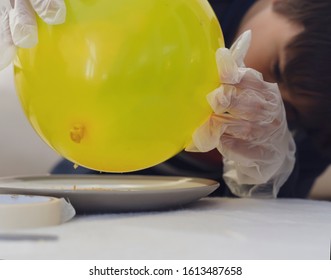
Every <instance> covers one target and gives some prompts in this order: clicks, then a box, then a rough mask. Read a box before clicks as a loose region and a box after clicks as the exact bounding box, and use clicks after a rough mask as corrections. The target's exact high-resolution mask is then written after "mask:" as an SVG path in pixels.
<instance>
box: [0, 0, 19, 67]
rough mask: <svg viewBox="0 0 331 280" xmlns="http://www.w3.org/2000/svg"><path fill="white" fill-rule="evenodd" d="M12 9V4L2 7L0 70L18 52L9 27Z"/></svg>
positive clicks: (0, 17)
mask: <svg viewBox="0 0 331 280" xmlns="http://www.w3.org/2000/svg"><path fill="white" fill-rule="evenodd" d="M8 4H9V2H8ZM10 9H11V7H10V5H3V6H1V7H0V70H2V69H4V68H6V67H7V66H8V65H9V64H10V63H11V62H12V60H13V59H14V56H15V52H16V47H15V46H14V43H13V40H12V37H11V32H10V27H9V10H10Z"/></svg>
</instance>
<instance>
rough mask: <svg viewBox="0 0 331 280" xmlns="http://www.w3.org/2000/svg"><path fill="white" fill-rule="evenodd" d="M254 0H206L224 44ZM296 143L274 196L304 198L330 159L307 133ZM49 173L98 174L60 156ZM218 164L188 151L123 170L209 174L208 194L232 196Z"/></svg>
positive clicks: (156, 173) (201, 175)
mask: <svg viewBox="0 0 331 280" xmlns="http://www.w3.org/2000/svg"><path fill="white" fill-rule="evenodd" d="M254 2H255V0H209V3H210V4H211V6H212V7H213V9H214V11H215V14H216V15H217V17H218V19H219V21H220V24H221V27H222V31H223V35H224V39H225V45H226V46H227V47H229V46H230V45H231V44H232V40H233V37H234V36H235V33H236V30H237V28H238V24H239V22H240V20H241V18H242V17H243V16H244V15H245V13H246V12H247V10H248V9H249V8H250V7H251V5H252V4H253V3H254ZM295 141H296V145H297V152H296V164H295V168H294V170H293V172H292V174H291V176H290V177H289V179H288V180H287V182H286V183H285V184H284V185H283V186H282V187H281V189H280V192H279V195H278V197H291V198H305V197H307V195H308V194H309V191H310V189H311V187H312V185H313V183H314V181H315V179H316V178H317V177H318V176H319V175H320V174H321V173H322V172H323V171H324V170H325V169H326V168H327V166H328V165H329V163H330V160H329V159H327V158H323V157H322V156H321V155H319V154H318V153H317V152H316V150H315V149H314V148H313V145H312V143H311V142H310V140H309V139H308V138H307V137H302V135H301V136H300V137H296V139H295ZM52 173H53V174H68V173H70V174H98V173H100V172H97V171H93V170H89V169H86V168H83V167H78V168H77V169H74V167H73V163H71V162H69V161H66V160H63V161H61V162H60V163H59V164H58V165H57V166H56V167H55V168H54V169H53V171H52ZM222 173H223V172H222V166H220V165H217V166H216V165H211V164H209V163H206V162H202V161H201V160H197V159H196V158H195V157H194V155H192V153H186V152H182V153H180V154H178V155H177V156H175V157H173V158H171V159H169V160H167V161H166V162H164V163H162V164H159V165H157V166H154V167H151V168H147V169H145V170H141V171H137V172H130V173H125V174H142V175H169V176H189V177H203V178H210V179H214V180H217V181H219V182H220V184H221V187H220V188H219V189H217V190H216V191H215V192H214V193H213V194H212V195H214V196H215V195H222V196H233V195H232V194H231V192H230V191H229V189H228V187H227V186H226V184H225V183H224V181H223V179H222Z"/></svg>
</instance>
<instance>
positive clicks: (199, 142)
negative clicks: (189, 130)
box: [185, 114, 223, 152]
mask: <svg viewBox="0 0 331 280" xmlns="http://www.w3.org/2000/svg"><path fill="white" fill-rule="evenodd" d="M222 133H223V129H222V122H221V120H220V118H219V116H218V115H215V114H212V115H211V116H210V117H209V119H208V120H207V121H206V122H205V123H204V124H202V125H201V126H200V127H198V128H197V129H196V130H195V132H194V133H193V135H192V143H190V144H189V145H188V146H187V147H186V148H185V150H186V151H189V152H208V151H211V150H213V149H215V148H216V147H217V146H218V143H219V139H220V136H221V134H222Z"/></svg>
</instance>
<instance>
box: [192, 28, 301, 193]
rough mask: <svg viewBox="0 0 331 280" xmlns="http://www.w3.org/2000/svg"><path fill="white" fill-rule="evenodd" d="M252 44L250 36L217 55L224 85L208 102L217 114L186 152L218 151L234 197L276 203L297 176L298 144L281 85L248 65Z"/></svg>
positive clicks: (209, 97) (201, 130)
mask: <svg viewBox="0 0 331 280" xmlns="http://www.w3.org/2000/svg"><path fill="white" fill-rule="evenodd" d="M250 39H251V33H250V31H247V32H245V33H244V34H243V35H242V36H241V37H240V38H239V39H238V40H237V41H236V42H235V43H234V44H233V46H232V47H231V49H226V48H221V49H219V50H218V51H217V53H216V59H217V64H218V68H219V73H220V79H221V83H222V84H221V86H220V87H219V88H217V89H216V90H214V91H213V92H211V93H210V94H209V95H208V96H207V99H208V102H209V104H210V105H211V107H212V109H213V111H214V113H213V114H212V115H211V116H210V118H209V120H208V121H207V122H206V123H204V124H203V125H202V126H201V127H199V128H198V129H197V130H196V131H195V133H194V135H193V143H192V144H191V145H190V146H188V147H187V148H186V150H187V151H196V152H197V151H199V152H207V151H210V150H212V149H214V148H217V149H218V151H219V152H220V153H221V154H222V156H223V163H224V171H223V177H224V180H225V182H226V183H227V185H228V186H229V188H230V189H231V191H232V192H233V193H234V194H235V195H238V196H241V197H276V196H277V193H278V191H279V189H280V187H281V186H282V185H283V184H284V183H285V181H286V179H287V178H288V176H289V175H290V174H291V172H292V170H293V167H294V162H295V157H294V154H295V143H294V140H293V138H292V135H291V133H290V131H289V130H288V127H287V122H286V114H285V109H284V105H283V101H282V98H281V95H280V92H279V89H278V86H277V84H273V83H267V82H265V81H263V77H262V75H261V74H260V73H259V72H257V71H255V70H253V69H251V68H246V67H245V65H244V62H243V61H244V57H245V55H246V53H247V50H248V47H249V44H250Z"/></svg>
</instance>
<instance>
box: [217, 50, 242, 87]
mask: <svg viewBox="0 0 331 280" xmlns="http://www.w3.org/2000/svg"><path fill="white" fill-rule="evenodd" d="M216 62H217V68H218V73H219V75H220V80H221V83H225V84H237V83H239V81H240V73H239V71H238V66H237V64H236V62H235V60H234V59H233V57H232V54H231V51H230V50H229V49H227V48H220V49H218V50H217V51H216Z"/></svg>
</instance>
